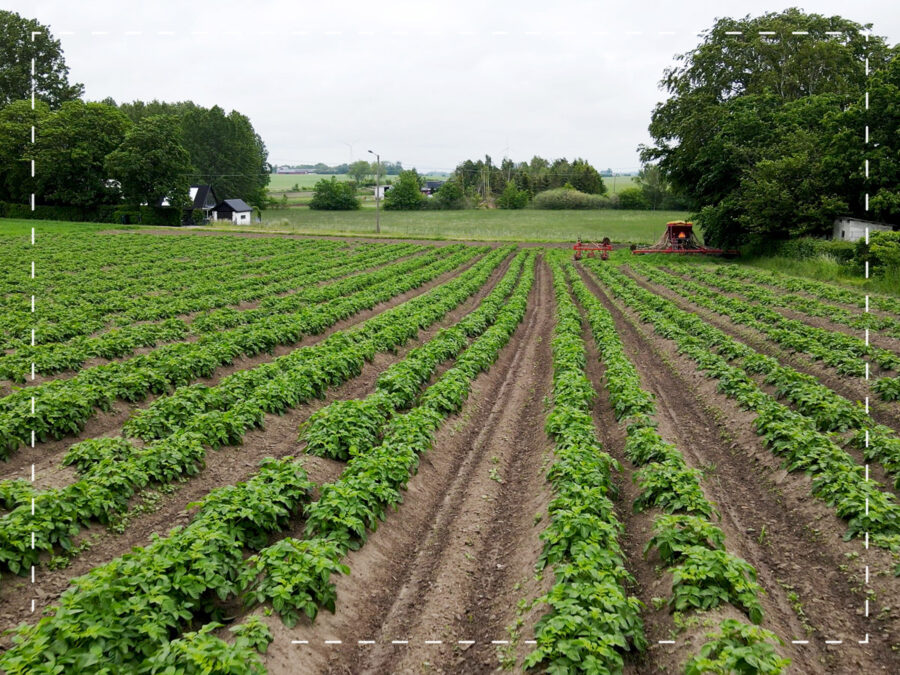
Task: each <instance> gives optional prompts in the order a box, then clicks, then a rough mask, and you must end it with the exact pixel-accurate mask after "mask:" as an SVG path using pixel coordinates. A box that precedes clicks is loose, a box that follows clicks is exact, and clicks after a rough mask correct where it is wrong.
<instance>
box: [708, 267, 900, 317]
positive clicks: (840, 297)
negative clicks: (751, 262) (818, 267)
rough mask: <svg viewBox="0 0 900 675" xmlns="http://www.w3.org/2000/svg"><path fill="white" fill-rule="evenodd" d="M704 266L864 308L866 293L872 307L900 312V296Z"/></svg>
mask: <svg viewBox="0 0 900 675" xmlns="http://www.w3.org/2000/svg"><path fill="white" fill-rule="evenodd" d="M707 269H712V270H715V271H716V273H717V274H719V275H721V276H727V277H729V278H732V279H745V280H747V281H752V282H753V283H755V284H766V285H768V286H774V287H775V288H780V289H783V290H786V291H793V292H802V293H806V294H808V295H811V296H813V297H815V298H820V299H822V300H830V301H831V302H841V303H844V304H847V305H856V306H857V307H860V308H863V309H865V307H866V297H867V296H868V298H869V300H868V304H869V305H870V306H871V307H874V308H875V309H879V310H881V311H884V312H891V313H892V314H894V315H900V298H894V297H891V296H888V295H877V294H872V293H866V292H864V291H858V290H853V289H850V288H843V287H841V286H837V285H834V284H830V283H827V282H824V281H813V280H811V279H803V278H801V277H794V276H790V275H787V274H783V273H781V272H773V271H769V270H761V269H756V268H753V267H749V266H747V265H716V266H715V267H709V268H707Z"/></svg>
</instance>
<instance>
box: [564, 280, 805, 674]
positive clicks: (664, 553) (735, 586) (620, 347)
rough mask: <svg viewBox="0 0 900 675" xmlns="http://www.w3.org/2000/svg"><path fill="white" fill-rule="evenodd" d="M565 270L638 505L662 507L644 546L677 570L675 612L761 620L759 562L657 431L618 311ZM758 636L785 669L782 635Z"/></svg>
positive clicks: (756, 653)
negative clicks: (747, 555)
mask: <svg viewBox="0 0 900 675" xmlns="http://www.w3.org/2000/svg"><path fill="white" fill-rule="evenodd" d="M566 272H567V276H568V279H569V282H570V283H571V285H572V290H573V292H574V295H575V297H576V299H577V300H578V302H579V303H580V305H581V306H582V308H583V309H584V312H585V315H586V316H587V320H588V324H589V326H590V328H591V333H592V335H593V338H594V342H595V343H596V345H597V349H598V351H599V353H600V361H601V362H602V363H603V364H604V366H605V367H606V371H605V383H606V385H605V386H606V389H607V392H608V393H609V397H610V401H611V402H612V403H613V408H614V411H615V415H616V419H617V420H618V421H619V423H620V424H622V425H623V426H624V427H625V431H626V440H625V455H626V457H627V458H628V460H629V461H630V462H631V463H632V464H634V465H635V466H637V467H640V468H639V469H638V471H636V472H635V474H634V480H635V482H636V483H637V484H638V485H639V487H640V489H641V492H640V494H639V495H638V497H637V498H636V499H635V502H634V509H635V511H644V510H647V509H651V508H655V509H658V510H660V511H662V513H661V514H660V515H657V516H656V517H655V518H654V521H653V536H652V537H651V538H650V540H649V541H648V542H647V544H646V546H645V548H644V553H645V554H647V553H649V552H650V551H651V550H655V551H656V553H657V555H658V556H659V559H660V561H661V562H662V564H663V566H664V567H665V568H666V569H667V570H668V571H669V573H670V574H671V575H672V595H671V597H670V598H669V602H668V604H669V607H670V608H671V610H672V611H673V612H685V611H689V610H694V611H705V610H710V609H714V608H716V607H719V606H720V605H722V604H723V603H728V604H731V605H733V606H734V607H735V608H737V609H738V610H740V611H742V612H743V613H745V614H746V615H747V617H748V618H749V619H750V621H751V622H752V623H754V624H759V623H760V622H761V621H762V619H763V608H762V603H761V602H760V596H761V595H762V594H763V590H762V588H761V587H760V586H759V584H758V583H757V573H756V569H755V568H754V567H753V566H752V565H750V564H749V563H747V562H746V561H745V560H743V559H741V558H739V557H737V556H735V555H734V554H732V553H730V552H729V551H728V550H727V549H726V546H725V534H724V533H723V532H722V530H721V529H720V528H718V527H716V526H715V525H713V523H712V522H711V519H712V518H713V517H717V516H718V513H717V511H716V509H715V506H714V505H713V504H712V503H711V502H710V501H709V500H708V499H707V498H706V496H705V495H704V493H703V489H702V487H701V478H702V473H701V472H700V471H698V470H696V469H691V468H689V467H688V465H687V463H686V462H685V461H684V457H683V456H682V454H681V453H680V452H679V451H678V449H677V447H676V446H675V445H674V444H672V443H667V442H666V441H665V440H664V439H663V438H662V436H661V435H660V434H659V432H658V431H657V429H656V423H655V419H654V417H655V412H656V410H655V404H654V398H653V395H652V394H650V393H649V392H647V391H646V390H644V389H643V388H642V387H641V379H640V375H639V374H638V372H637V369H636V368H635V366H634V364H633V363H632V361H631V359H629V357H628V356H627V354H626V353H625V347H624V344H623V343H622V339H621V337H620V336H619V333H618V331H617V329H616V326H615V322H614V320H613V318H612V315H611V314H610V313H609V311H607V309H606V308H605V307H604V306H603V303H602V302H601V301H600V300H599V299H598V298H597V297H596V296H595V295H594V294H593V293H592V292H591V291H590V290H589V289H588V288H587V286H586V285H585V283H584V282H583V281H582V280H581V278H580V276H579V275H578V273H577V272H576V271H575V269H574V267H572V266H571V265H567V266H566ZM734 623H737V624H738V626H744V625H743V624H741V623H740V622H734ZM723 625H724V624H723ZM728 627H730V625H729V626H728ZM728 627H724V628H723V630H724V629H725V628H728ZM746 628H747V629H749V627H746ZM757 635H758V637H759V639H758V640H756V641H755V642H754V643H753V647H752V652H753V658H754V659H756V660H758V662H759V665H760V667H761V668H763V667H764V669H765V672H771V673H778V672H781V670H782V669H783V668H784V667H785V666H786V665H787V664H788V663H789V661H787V660H785V659H781V658H780V657H779V656H778V653H777V652H776V650H775V646H774V644H781V641H780V640H779V639H778V638H777V637H776V636H775V635H774V634H773V633H771V632H769V631H760V632H759V633H758V634H757ZM773 643H774V644H773ZM704 650H706V651H707V652H709V651H711V650H712V648H710V647H709V646H704V647H703V648H702V649H701V654H699V655H697V657H695V658H694V659H692V660H691V661H689V662H688V664H687V666H686V668H687V670H688V672H690V670H691V668H692V667H694V665H695V663H696V660H697V659H699V658H706V657H705V656H703V654H704ZM719 651H720V652H721V653H720V656H721V657H722V658H723V659H724V660H725V661H726V662H728V661H730V660H734V659H736V658H739V656H738V654H737V653H734V652H732V651H731V650H730V649H729V648H728V647H727V646H724V645H723V647H722V649H721V650H719ZM724 672H730V671H724Z"/></svg>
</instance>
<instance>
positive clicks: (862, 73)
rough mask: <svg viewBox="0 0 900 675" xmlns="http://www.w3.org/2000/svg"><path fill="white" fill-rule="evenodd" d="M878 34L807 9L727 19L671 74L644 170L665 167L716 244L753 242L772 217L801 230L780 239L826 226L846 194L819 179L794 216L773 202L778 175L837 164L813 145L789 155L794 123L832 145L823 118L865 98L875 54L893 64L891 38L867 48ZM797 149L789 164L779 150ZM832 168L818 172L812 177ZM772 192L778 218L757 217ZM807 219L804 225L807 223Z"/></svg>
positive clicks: (876, 64)
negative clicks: (753, 230) (753, 232)
mask: <svg viewBox="0 0 900 675" xmlns="http://www.w3.org/2000/svg"><path fill="white" fill-rule="evenodd" d="M867 28H869V26H861V25H859V24H856V23H854V22H852V21H848V20H846V19H843V18H841V17H838V16H834V17H824V16H821V15H818V14H806V13H804V12H802V11H801V10H799V9H788V10H785V11H784V12H781V13H768V14H765V15H762V16H759V17H755V18H751V17H749V16H748V17H745V18H743V19H730V18H725V19H719V20H718V21H717V22H716V23H715V25H714V26H713V27H712V29H711V30H709V31H706V32H704V33H703V34H702V41H701V43H700V44H699V45H698V47H696V48H695V49H694V50H692V51H690V52H688V53H686V54H682V55H680V56H678V57H677V59H678V60H679V61H680V64H679V65H677V66H675V67H673V68H668V69H666V71H665V73H664V77H663V80H662V83H661V84H662V86H663V88H664V89H665V90H666V91H667V93H668V94H669V98H668V100H667V101H666V102H664V103H660V104H659V105H657V106H656V108H655V109H654V111H653V114H652V118H651V123H650V134H651V136H652V137H653V139H654V145H653V146H651V147H642V148H641V157H642V159H643V160H644V161H645V162H653V161H658V166H659V168H660V170H661V171H662V173H663V176H664V177H665V178H666V179H667V180H668V181H669V183H670V185H671V188H672V190H673V191H674V192H675V193H676V194H679V195H684V196H687V197H689V198H691V199H693V200H695V201H696V204H697V206H698V208H699V209H700V214H699V216H698V217H697V218H696V220H697V221H698V223H699V224H700V226H701V228H702V230H703V235H704V239H705V240H706V241H707V242H709V243H713V244H717V245H734V244H739V243H742V242H743V241H745V240H746V238H747V234H748V230H747V228H746V223H749V222H751V221H752V220H754V218H756V219H758V218H759V217H761V214H762V213H764V214H765V218H766V222H769V223H772V224H773V225H774V224H775V223H778V222H782V221H784V222H787V223H790V225H789V226H788V228H787V230H784V229H781V230H779V229H778V227H779V226H775V229H772V230H771V231H769V232H768V233H770V234H773V235H774V234H775V233H776V231H779V232H780V233H781V234H782V235H783V234H784V233H785V232H786V231H805V232H814V231H817V229H819V230H820V229H821V228H822V227H823V223H824V219H825V218H826V214H827V213H829V212H831V211H832V210H833V209H834V208H835V207H836V206H837V205H838V201H835V200H834V199H831V197H835V196H837V197H838V198H839V199H840V196H839V195H835V194H832V195H830V197H829V198H828V199H826V200H822V199H820V197H822V194H821V193H817V190H819V189H822V188H823V187H825V184H826V183H827V182H828V181H825V180H823V177H822V176H821V175H817V176H816V177H815V178H814V180H811V181H807V182H806V185H805V186H803V187H798V188H797V189H798V191H797V193H796V194H794V195H792V196H793V198H802V199H807V198H808V199H810V200H812V201H811V202H809V203H805V202H804V203H802V204H796V203H795V204H794V205H793V206H791V207H790V208H788V201H787V200H785V199H784V196H785V195H784V194H783V193H780V195H776V194H775V193H773V189H774V187H775V186H774V184H773V181H775V180H778V178H776V176H781V178H784V179H787V178H788V177H790V176H795V177H797V174H796V172H795V170H794V168H792V167H796V166H797V164H796V162H797V161H799V160H802V159H803V158H804V157H805V159H806V160H816V161H822V162H825V163H827V162H828V161H829V160H828V158H827V156H825V155H823V154H822V153H821V152H818V151H814V150H812V148H811V147H810V146H809V144H808V143H807V142H806V141H805V140H804V141H803V143H802V145H803V146H804V147H803V148H801V147H798V146H795V147H788V146H790V136H791V134H792V132H793V130H794V129H793V128H792V126H791V125H792V124H794V123H795V122H796V120H792V119H791V118H792V116H795V117H796V116H797V115H799V116H800V118H803V119H806V120H807V121H809V122H811V123H813V125H814V126H815V128H816V130H817V131H816V133H817V134H819V135H820V139H819V140H820V141H824V138H822V137H821V134H823V133H824V128H823V126H822V124H821V121H822V119H823V118H822V117H821V116H825V117H828V116H830V115H832V114H837V113H839V112H840V110H841V109H842V108H844V107H846V106H848V105H851V104H852V103H853V102H855V101H856V100H858V99H859V98H860V97H861V96H862V95H863V94H864V92H865V88H866V57H867V56H868V58H869V65H870V67H871V68H874V69H878V68H881V67H883V66H884V65H885V64H886V62H887V60H888V59H889V58H890V51H889V50H888V48H887V47H886V45H885V42H884V39H883V38H880V37H877V36H870V37H869V39H868V41H866V40H864V39H863V37H862V34H863V32H864V31H865V30H866V29H867ZM761 31H762V32H763V34H760V32H761ZM766 32H774V35H770V34H766ZM830 32H835V33H838V35H829V34H828V33H830ZM729 33H735V34H729ZM803 101H806V102H807V103H811V102H814V103H812V105H811V109H812V108H814V109H816V110H817V114H819V115H820V117H819V118H818V119H814V118H812V117H804V116H803V115H802V110H801V109H800V108H790V106H791V104H794V103H797V104H800V103H801V102H803ZM782 108H788V109H789V110H790V112H789V114H787V115H779V111H780V110H781V109H782ZM798 119H799V118H798ZM860 132H861V130H860ZM786 148H787V149H788V150H790V151H791V152H792V153H796V157H795V158H794V160H791V161H784V162H779V160H778V157H779V155H778V153H779V152H782V151H783V150H785V149H786ZM808 151H809V152H808ZM822 168H823V167H822V166H815V167H810V168H809V170H808V172H809V174H810V175H809V176H808V178H811V179H812V174H820V173H821V171H822ZM816 186H817V187H816ZM765 195H768V197H770V198H773V197H778V198H777V200H776V202H777V203H778V204H781V206H780V207H779V209H778V210H777V213H776V212H775V211H773V210H772V209H771V208H766V209H762V211H758V210H757V209H759V208H760V207H762V206H763V204H764V201H765V199H766V196H765ZM770 206H771V204H770ZM785 209H788V210H785ZM797 214H800V217H801V218H802V219H803V222H802V223H801V222H799V221H797V220H796V216H797ZM755 222H756V223H759V221H758V220H756V221H755ZM757 231H758V230H757ZM761 234H766V233H761Z"/></svg>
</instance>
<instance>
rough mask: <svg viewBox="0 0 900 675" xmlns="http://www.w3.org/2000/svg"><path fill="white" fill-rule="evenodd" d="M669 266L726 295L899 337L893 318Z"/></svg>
mask: <svg viewBox="0 0 900 675" xmlns="http://www.w3.org/2000/svg"><path fill="white" fill-rule="evenodd" d="M670 267H671V268H672V270H673V271H675V272H677V273H678V274H679V275H681V276H686V277H689V278H691V279H694V280H696V281H701V282H703V283H704V284H707V285H709V286H712V287H714V288H717V289H719V290H721V291H725V292H727V293H736V294H738V295H741V296H743V297H745V298H747V299H748V300H752V301H753V302H758V303H762V304H765V305H770V306H773V307H784V308H786V309H791V310H794V311H797V312H800V313H801V314H806V315H808V316H816V317H821V318H824V319H828V320H829V321H834V322H835V323H840V324H844V325H846V326H850V327H851V328H856V329H859V330H865V329H867V328H868V329H870V330H877V331H879V332H882V333H884V334H885V335H890V336H892V337H900V320H898V319H895V318H894V317H891V316H885V315H880V314H874V313H872V312H851V311H850V310H847V309H844V308H843V307H839V306H837V305H833V304H829V303H826V302H822V301H821V300H817V299H815V298H810V297H807V296H805V295H798V294H796V293H776V292H774V291H771V290H769V289H767V288H764V287H762V286H758V285H755V284H748V283H746V282H745V281H738V280H736V279H732V278H730V277H728V276H724V275H719V274H717V273H716V272H714V271H707V270H705V269H703V268H701V267H697V266H695V265H685V264H677V265H673V266H670Z"/></svg>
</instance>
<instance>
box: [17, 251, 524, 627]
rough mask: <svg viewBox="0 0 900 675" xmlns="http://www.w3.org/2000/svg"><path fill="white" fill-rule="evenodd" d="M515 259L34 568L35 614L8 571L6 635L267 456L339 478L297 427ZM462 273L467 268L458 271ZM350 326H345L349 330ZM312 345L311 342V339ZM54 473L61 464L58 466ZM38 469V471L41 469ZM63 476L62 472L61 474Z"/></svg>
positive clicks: (364, 383) (355, 389)
mask: <svg viewBox="0 0 900 675" xmlns="http://www.w3.org/2000/svg"><path fill="white" fill-rule="evenodd" d="M512 259H513V256H512V255H510V256H508V257H507V258H506V259H505V260H504V261H503V262H502V263H501V264H500V266H499V267H498V268H497V269H496V270H495V271H494V272H493V274H492V275H491V276H490V278H489V279H488V280H487V282H486V283H485V284H484V286H482V288H481V289H480V290H479V291H478V292H477V293H476V294H475V295H473V296H472V297H470V298H468V299H467V300H466V301H464V302H463V303H462V304H461V305H460V306H459V307H457V308H456V309H454V310H452V311H451V312H450V313H448V315H447V316H446V317H444V319H442V320H441V321H439V322H437V323H436V324H435V325H434V326H432V327H431V328H429V329H427V330H423V331H420V332H419V336H418V338H416V339H415V340H411V341H410V342H409V343H407V344H406V345H405V346H404V347H402V348H400V349H398V350H397V353H396V354H390V353H379V354H376V355H375V358H374V359H373V361H372V362H371V363H366V364H365V366H364V367H363V370H362V373H361V374H360V375H358V376H357V377H355V378H352V379H351V380H349V381H347V382H345V383H344V384H342V385H340V386H338V387H335V388H333V389H331V390H329V391H328V392H327V393H326V397H325V398H324V399H322V400H313V401H311V402H309V403H307V404H305V405H301V406H298V407H297V408H294V409H292V410H288V411H287V412H285V414H283V415H271V414H267V415H266V417H265V422H264V427H263V428H262V429H254V430H252V431H249V432H247V433H246V434H245V435H244V440H243V443H242V445H240V446H228V447H224V448H221V449H219V450H210V451H208V453H207V455H206V466H205V467H204V468H203V469H202V470H201V471H200V472H199V473H198V474H197V475H195V476H193V477H191V478H190V479H188V480H187V481H186V482H184V483H174V484H173V487H174V488H175V490H174V492H172V493H171V494H166V495H163V496H162V499H161V500H160V502H159V504H158V506H157V507H156V508H154V509H153V510H152V511H151V512H149V513H140V514H137V515H136V516H134V517H133V519H132V520H131V521H130V522H129V523H128V525H127V528H126V530H125V532H124V533H123V534H114V533H111V532H109V531H108V530H107V529H106V528H104V527H102V526H100V525H95V526H93V527H91V528H88V529H85V530H83V531H82V533H81V534H80V535H79V540H82V539H84V538H86V537H91V536H92V535H96V537H97V540H96V542H95V543H94V544H93V545H92V546H91V547H90V549H89V550H87V551H85V552H83V553H81V554H80V555H78V556H77V557H75V558H74V560H72V562H71V563H70V564H69V566H68V567H66V568H63V569H58V570H50V569H48V568H47V567H46V566H42V567H40V568H38V569H37V570H36V575H37V582H36V583H35V585H34V586H33V592H34V595H35V596H36V597H37V598H38V602H37V606H36V608H35V613H34V614H32V613H31V608H30V605H29V603H28V600H27V599H26V598H25V597H24V595H23V592H24V589H25V588H26V587H27V586H30V584H28V583H27V581H28V580H27V579H25V578H17V577H15V576H13V575H9V574H5V575H4V578H3V584H2V585H0V631H2V630H4V629H6V628H9V627H11V626H14V625H17V624H18V623H20V622H22V621H28V622H31V621H35V620H37V618H39V616H40V609H41V608H42V607H45V606H48V605H49V604H50V603H52V602H54V601H55V600H56V599H57V598H58V597H59V595H60V594H61V593H62V592H63V591H64V590H65V589H66V588H67V586H68V584H69V580H70V579H72V578H74V577H77V576H80V575H82V574H86V573H87V572H89V571H90V570H91V569H92V568H93V567H96V566H97V565H100V564H103V563H104V562H107V561H109V560H111V559H113V558H115V557H117V556H119V555H122V554H124V553H126V552H128V551H130V550H131V549H132V548H133V547H134V546H142V545H146V543H147V542H148V541H149V538H150V535H151V534H153V533H158V534H164V533H166V532H168V531H169V530H170V529H171V528H172V527H174V526H176V525H185V524H186V523H187V522H188V521H189V520H190V514H189V513H188V512H186V511H185V506H186V505H187V504H189V503H191V502H194V501H197V500H198V499H201V498H202V497H204V496H205V495H206V494H208V493H209V492H210V491H211V490H213V489H215V488H217V487H222V486H224V485H231V484H234V483H237V482H240V481H243V480H246V479H247V478H248V477H249V476H250V475H251V474H252V473H254V472H255V470H256V468H257V466H258V464H259V462H260V461H261V460H262V459H263V458H265V457H276V458H280V457H285V456H287V455H295V456H299V457H302V463H303V465H304V467H305V468H306V471H307V474H308V475H309V478H310V480H312V481H313V482H315V483H317V484H318V483H322V482H325V481H332V480H334V479H335V478H337V476H338V475H339V474H340V472H341V471H342V470H343V464H342V463H340V462H335V461H332V460H328V459H324V458H320V457H315V456H311V455H303V454H302V452H300V448H301V443H300V442H299V441H298V440H297V427H298V426H299V425H300V424H301V423H302V422H304V421H306V419H308V418H309V416H310V415H311V414H312V413H313V412H315V411H316V410H318V409H320V408H322V407H324V406H326V405H328V404H329V403H331V402H333V401H336V400H345V399H350V398H362V397H365V396H366V395H368V394H369V393H371V392H372V391H374V388H375V382H376V380H377V379H378V376H379V375H380V374H381V373H382V372H384V370H385V369H387V368H388V367H390V366H391V365H392V364H394V363H396V362H398V361H400V360H402V359H403V358H404V357H405V356H406V354H407V353H409V351H411V350H412V349H414V348H415V347H418V346H420V345H422V344H424V343H425V342H426V341H428V340H429V339H431V338H432V337H434V335H435V334H436V333H437V332H438V331H439V330H441V329H442V328H446V327H449V326H453V325H455V324H456V323H458V322H459V321H460V319H462V317H464V316H465V315H466V314H468V313H469V312H471V311H472V310H474V309H475V308H476V307H477V306H478V305H479V304H480V302H481V301H482V300H483V299H484V298H485V297H486V296H487V295H488V294H489V293H490V292H491V290H492V289H493V288H494V286H495V285H496V284H497V282H498V281H499V280H500V279H501V278H502V277H503V275H504V274H506V271H507V270H508V268H509V264H510V263H511V261H512ZM458 271H461V269H460V270H456V271H455V272H458ZM451 274H453V273H451ZM449 278H452V277H443V276H442V277H440V278H439V279H438V280H435V282H432V283H431V284H427V285H426V286H423V287H421V288H419V289H416V291H418V292H412V293H411V294H404V295H403V296H401V297H400V298H395V299H394V300H392V301H390V302H388V303H383V304H382V305H379V306H378V307H376V308H373V309H372V310H367V312H366V314H369V313H371V314H372V316H374V315H375V314H377V313H380V312H382V311H385V310H386V309H389V308H390V307H393V306H396V305H397V304H400V303H401V302H404V301H405V300H407V299H410V298H411V297H415V295H419V294H420V293H423V292H425V291H426V290H428V288H431V287H434V286H435V285H437V284H438V283H443V282H446V281H448V280H449ZM441 280H442V281H441ZM366 318H369V317H368V316H365V317H362V318H361V317H360V316H359V315H357V316H356V317H353V318H352V319H349V320H348V322H349V325H354V324H356V323H358V322H360V321H364V320H365V319H366ZM342 323H343V322H342ZM346 327H347V326H344V328H346ZM336 330H341V328H338V327H335V328H334V329H333V330H332V331H330V332H333V331H336ZM330 332H329V333H328V334H330ZM328 334H322V335H317V336H313V337H314V338H315V339H316V341H319V340H323V339H325V338H326V337H327V335H328ZM309 344H313V342H310V343H309ZM301 346H306V345H305V344H303V345H301ZM220 377H221V376H220ZM109 435H112V434H111V433H110V434H109ZM52 468H54V469H55V468H56V467H55V466H52ZM36 470H37V471H39V469H36ZM59 475H62V473H61V472H60V474H59ZM134 503H135V504H137V503H139V501H138V500H135V502H134ZM6 639H8V638H6ZM4 642H5V640H4Z"/></svg>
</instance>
